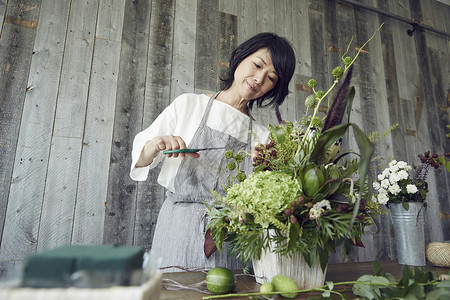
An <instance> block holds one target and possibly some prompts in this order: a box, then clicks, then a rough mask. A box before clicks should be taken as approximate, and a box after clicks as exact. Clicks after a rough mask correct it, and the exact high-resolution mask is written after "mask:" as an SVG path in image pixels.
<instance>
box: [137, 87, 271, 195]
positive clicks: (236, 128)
mask: <svg viewBox="0 0 450 300" xmlns="http://www.w3.org/2000/svg"><path fill="white" fill-rule="evenodd" d="M209 99H210V97H208V96H206V95H203V94H202V95H198V94H183V95H180V96H179V97H177V98H176V99H175V100H174V101H173V102H172V103H171V104H170V105H169V106H168V107H167V108H166V109H164V111H163V112H162V113H161V114H160V115H159V116H158V117H157V118H156V120H155V121H154V122H153V123H152V124H151V125H150V126H149V127H148V128H147V129H145V130H143V131H141V132H139V133H138V134H137V135H136V137H135V138H134V141H133V151H132V154H131V155H132V163H131V171H130V176H131V178H132V179H133V180H137V181H145V180H147V176H148V172H149V169H151V168H154V167H156V166H157V165H158V163H159V162H161V161H162V160H164V163H163V166H162V168H161V172H160V174H159V177H158V183H159V184H160V185H162V186H164V187H165V188H167V189H168V190H169V191H174V189H173V187H174V181H175V175H176V174H177V171H178V167H179V165H180V163H181V159H180V158H179V157H178V158H166V156H165V155H163V154H162V151H161V152H160V153H159V154H158V155H157V156H156V157H155V159H154V160H153V162H152V163H151V164H150V165H149V166H147V167H142V168H136V167H135V165H136V162H137V161H138V159H139V156H140V154H141V151H142V149H143V147H144V145H145V143H146V142H147V141H149V140H151V139H152V138H154V137H157V136H164V135H174V136H180V137H181V138H182V139H183V140H184V141H185V143H186V145H189V143H190V142H191V140H192V137H193V136H194V134H195V132H196V131H197V128H198V126H199V124H200V121H201V119H202V117H203V114H204V111H205V109H206V105H207V104H208V101H209ZM249 120H250V119H249V117H248V116H246V115H245V114H243V113H241V112H240V111H239V110H237V109H235V108H234V107H232V106H230V105H228V104H226V103H224V102H221V101H218V100H215V101H214V103H213V105H212V107H211V111H210V113H209V117H208V119H207V121H206V125H208V126H209V127H211V128H212V129H215V130H218V131H221V132H224V133H227V134H229V135H231V136H233V137H235V138H236V139H238V140H240V141H242V142H245V143H246V142H247V139H248V129H249V128H248V125H249ZM251 135H252V142H251V144H252V149H253V148H254V147H255V146H256V145H257V144H259V143H267V141H268V138H269V131H268V130H267V129H266V128H265V127H264V126H262V125H261V124H258V123H257V122H253V124H252V134H251ZM186 159H195V158H192V157H189V156H186Z"/></svg>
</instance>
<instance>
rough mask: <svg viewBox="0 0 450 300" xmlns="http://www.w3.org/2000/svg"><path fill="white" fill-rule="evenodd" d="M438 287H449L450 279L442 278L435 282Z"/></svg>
mask: <svg viewBox="0 0 450 300" xmlns="http://www.w3.org/2000/svg"><path fill="white" fill-rule="evenodd" d="M437 286H438V287H442V288H450V280H442V281H441V282H439V283H438V284H437Z"/></svg>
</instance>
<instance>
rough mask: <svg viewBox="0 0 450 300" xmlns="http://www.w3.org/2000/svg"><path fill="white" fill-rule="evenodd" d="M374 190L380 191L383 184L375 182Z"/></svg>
mask: <svg viewBox="0 0 450 300" xmlns="http://www.w3.org/2000/svg"><path fill="white" fill-rule="evenodd" d="M372 185H373V188H374V189H375V190H377V191H378V190H379V189H380V187H381V184H380V183H379V182H377V181H374V182H373V184H372Z"/></svg>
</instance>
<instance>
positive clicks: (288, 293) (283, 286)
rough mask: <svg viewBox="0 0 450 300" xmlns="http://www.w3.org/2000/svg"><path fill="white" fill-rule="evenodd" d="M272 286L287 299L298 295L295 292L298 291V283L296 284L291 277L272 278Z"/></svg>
mask: <svg viewBox="0 0 450 300" xmlns="http://www.w3.org/2000/svg"><path fill="white" fill-rule="evenodd" d="M272 284H273V286H274V288H275V291H276V292H279V293H280V295H281V296H283V297H285V298H295V297H296V296H297V294H298V293H297V292H295V291H296V290H298V285H297V282H295V281H294V279H292V278H291V277H288V276H283V275H276V276H274V277H273V278H272ZM292 291H294V292H292Z"/></svg>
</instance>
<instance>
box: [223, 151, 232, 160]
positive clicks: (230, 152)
mask: <svg viewBox="0 0 450 300" xmlns="http://www.w3.org/2000/svg"><path fill="white" fill-rule="evenodd" d="M232 157H233V151H231V150H227V151H225V158H226V159H230V158H232Z"/></svg>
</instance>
